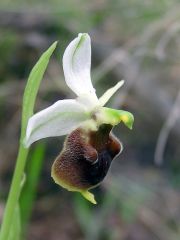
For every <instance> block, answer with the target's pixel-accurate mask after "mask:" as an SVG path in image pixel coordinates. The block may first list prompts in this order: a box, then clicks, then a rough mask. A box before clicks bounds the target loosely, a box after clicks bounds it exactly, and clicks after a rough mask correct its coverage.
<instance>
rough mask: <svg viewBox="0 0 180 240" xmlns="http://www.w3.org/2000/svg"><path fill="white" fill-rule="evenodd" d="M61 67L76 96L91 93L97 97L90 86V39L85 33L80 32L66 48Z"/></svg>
mask: <svg viewBox="0 0 180 240" xmlns="http://www.w3.org/2000/svg"><path fill="white" fill-rule="evenodd" d="M63 69H64V75H65V80H66V83H67V85H68V86H69V87H70V88H71V89H72V91H73V92H75V93H76V95H77V96H81V95H92V96H93V97H94V98H96V99H97V97H96V94H95V89H94V88H93V86H92V82H91V76H90V69H91V39H90V37H89V35H88V34H87V33H80V34H79V35H78V37H77V38H75V39H74V40H73V41H72V42H71V43H70V44H69V45H68V47H67V48H66V50H65V52H64V56H63Z"/></svg>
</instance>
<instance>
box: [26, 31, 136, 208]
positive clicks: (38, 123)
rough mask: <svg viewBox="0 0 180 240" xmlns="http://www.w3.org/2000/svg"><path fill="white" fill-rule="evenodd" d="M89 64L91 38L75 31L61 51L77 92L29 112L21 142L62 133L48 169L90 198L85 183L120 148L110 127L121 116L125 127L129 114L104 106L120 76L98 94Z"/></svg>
mask: <svg viewBox="0 0 180 240" xmlns="http://www.w3.org/2000/svg"><path fill="white" fill-rule="evenodd" d="M90 68H91V39H90V37H89V35H88V34H87V33H80V34H79V35H78V37H76V38H75V39H74V40H73V41H72V42H71V43H70V44H69V45H68V47H67V48H66V50H65V53H64V56H63V70H64V75H65V81H66V84H67V85H68V87H69V88H70V89H71V90H72V91H73V92H74V93H75V94H76V95H77V98H76V99H65V100H59V101H57V102H55V103H54V104H53V105H51V106H50V107H48V108H46V109H44V110H42V111H40V112H38V113H36V114H34V115H33V116H32V117H31V118H30V119H29V121H28V124H27V130H26V137H25V140H24V145H25V147H27V148H28V147H29V146H30V145H31V144H32V143H33V142H35V141H37V140H39V139H43V138H47V137H55V136H62V135H68V136H67V138H66V140H65V143H64V147H63V150H62V151H61V153H60V155H59V156H58V157H57V158H56V160H55V162H54V164H53V166H52V173H51V175H52V177H53V179H54V180H55V182H56V183H57V184H59V185H61V186H62V187H64V188H66V189H68V190H69V191H78V192H80V193H81V194H82V195H83V196H84V197H85V198H86V199H88V200H89V201H91V202H92V203H96V201H95V199H94V195H93V194H92V193H90V192H89V189H91V188H93V187H94V186H97V185H98V184H99V183H100V182H101V181H102V180H103V178H104V177H105V175H106V173H107V170H108V169H109V166H110V163H111V161H112V159H113V158H114V157H115V156H117V154H119V152H120V151H121V150H122V145H121V143H120V142H119V141H118V139H117V138H115V137H114V135H113V134H112V132H111V130H112V128H113V127H114V126H115V125H117V124H118V123H120V122H121V121H122V122H123V123H124V124H125V125H126V126H127V127H128V128H130V129H131V128H132V124H133V120H134V118H133V115H132V114H131V113H129V112H127V111H123V110H116V109H111V108H106V107H104V105H105V104H106V103H107V102H108V100H109V99H110V98H111V97H112V96H113V94H114V93H115V92H116V91H117V90H118V89H119V88H120V87H121V86H122V85H123V84H124V81H123V80H121V81H120V82H118V83H117V84H116V85H115V86H114V87H112V88H110V89H109V90H107V91H106V92H105V93H104V94H103V95H102V96H101V97H100V98H98V97H97V95H96V91H95V89H94V87H93V85H92V82H91V75H90Z"/></svg>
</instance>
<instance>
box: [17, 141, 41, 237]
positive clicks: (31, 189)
mask: <svg viewBox="0 0 180 240" xmlns="http://www.w3.org/2000/svg"><path fill="white" fill-rule="evenodd" d="M44 154H45V144H42V143H39V144H37V145H36V146H35V148H34V150H33V152H32V155H31V157H30V159H29V161H28V163H27V177H26V183H25V186H24V188H23V190H22V193H21V196H20V200H19V202H20V209H21V220H22V229H23V235H24V234H25V233H26V227H27V225H28V222H29V219H30V217H31V212H32V208H33V203H34V200H35V198H36V188H37V185H38V181H39V178H40V174H41V169H42V165H43V160H44Z"/></svg>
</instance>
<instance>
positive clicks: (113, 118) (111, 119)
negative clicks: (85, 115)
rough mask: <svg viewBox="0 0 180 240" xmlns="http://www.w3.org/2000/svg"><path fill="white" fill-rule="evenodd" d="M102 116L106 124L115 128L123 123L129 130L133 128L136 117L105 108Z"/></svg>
mask: <svg viewBox="0 0 180 240" xmlns="http://www.w3.org/2000/svg"><path fill="white" fill-rule="evenodd" d="M102 114H103V115H102V117H101V118H104V122H105V123H108V124H112V125H113V126H115V125H117V124H118V123H120V122H121V121H122V122H123V123H124V124H125V125H126V126H127V127H128V128H129V129H132V127H133V123H134V116H133V115H132V113H130V112H127V111H123V110H116V109H112V108H106V107H103V108H102Z"/></svg>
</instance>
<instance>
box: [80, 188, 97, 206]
mask: <svg viewBox="0 0 180 240" xmlns="http://www.w3.org/2000/svg"><path fill="white" fill-rule="evenodd" d="M80 193H81V194H82V195H83V197H84V198H85V199H87V200H88V201H90V202H91V203H93V204H97V202H96V200H95V198H94V195H93V194H92V193H90V192H89V191H81V192H80Z"/></svg>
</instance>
